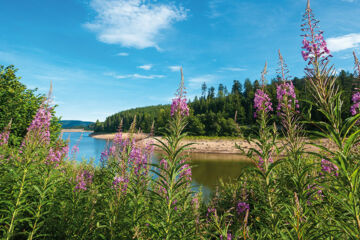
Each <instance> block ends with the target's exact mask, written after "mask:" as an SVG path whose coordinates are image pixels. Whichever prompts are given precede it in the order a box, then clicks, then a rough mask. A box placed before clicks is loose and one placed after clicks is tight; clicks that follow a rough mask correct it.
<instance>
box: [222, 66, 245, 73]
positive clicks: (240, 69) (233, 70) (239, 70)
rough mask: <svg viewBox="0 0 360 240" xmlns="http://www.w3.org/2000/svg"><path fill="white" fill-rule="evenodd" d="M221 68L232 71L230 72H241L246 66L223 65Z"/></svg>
mask: <svg viewBox="0 0 360 240" xmlns="http://www.w3.org/2000/svg"><path fill="white" fill-rule="evenodd" d="M221 70H224V71H232V72H241V71H246V70H247V69H246V68H239V67H223V68H221Z"/></svg>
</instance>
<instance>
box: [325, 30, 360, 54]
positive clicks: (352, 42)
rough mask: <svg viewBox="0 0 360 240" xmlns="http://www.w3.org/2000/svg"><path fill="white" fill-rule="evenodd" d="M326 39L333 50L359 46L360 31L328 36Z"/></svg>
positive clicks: (337, 50)
mask: <svg viewBox="0 0 360 240" xmlns="http://www.w3.org/2000/svg"><path fill="white" fill-rule="evenodd" d="M326 41H327V44H328V48H329V49H330V51H331V52H339V51H342V50H346V49H349V48H356V47H359V45H360V33H351V34H347V35H344V36H339V37H334V38H328V39H327V40H326Z"/></svg>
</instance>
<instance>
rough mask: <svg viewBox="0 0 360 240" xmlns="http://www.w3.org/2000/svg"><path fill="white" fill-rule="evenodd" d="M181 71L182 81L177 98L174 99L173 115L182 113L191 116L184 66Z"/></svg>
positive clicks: (172, 105) (181, 114)
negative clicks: (187, 101)
mask: <svg viewBox="0 0 360 240" xmlns="http://www.w3.org/2000/svg"><path fill="white" fill-rule="evenodd" d="M180 72H181V83H180V87H179V89H178V90H177V93H176V98H174V99H173V100H172V104H171V116H174V115H175V114H180V116H189V107H188V105H187V103H186V97H185V94H186V91H185V87H184V75H183V71H182V68H181V69H180Z"/></svg>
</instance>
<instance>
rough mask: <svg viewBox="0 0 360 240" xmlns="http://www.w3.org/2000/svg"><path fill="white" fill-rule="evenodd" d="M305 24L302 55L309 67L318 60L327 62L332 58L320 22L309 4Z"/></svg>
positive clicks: (303, 26)
mask: <svg viewBox="0 0 360 240" xmlns="http://www.w3.org/2000/svg"><path fill="white" fill-rule="evenodd" d="M303 22H304V23H303V24H302V25H301V27H302V29H301V30H302V31H303V32H304V34H303V35H302V36H303V37H304V39H303V41H302V44H303V46H302V49H304V50H303V51H302V52H301V55H302V57H303V58H304V60H305V61H307V62H308V65H310V64H312V63H314V62H317V61H318V60H321V61H326V60H327V59H328V58H329V57H332V55H331V54H330V50H329V49H328V47H327V43H326V41H325V39H324V36H323V31H320V30H318V28H319V27H318V23H319V21H318V20H316V18H315V17H314V14H313V12H312V9H311V8H310V3H309V2H308V6H307V8H306V12H305V14H304V15H303Z"/></svg>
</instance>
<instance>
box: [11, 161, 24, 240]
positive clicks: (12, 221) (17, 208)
mask: <svg viewBox="0 0 360 240" xmlns="http://www.w3.org/2000/svg"><path fill="white" fill-rule="evenodd" d="M27 172H28V169H27V168H25V169H24V173H23V177H22V180H21V185H20V192H19V195H18V196H17V199H16V205H15V210H14V212H13V214H12V217H11V223H10V227H9V230H8V233H7V237H6V240H9V239H10V237H11V236H12V233H13V231H14V228H15V219H16V216H17V214H18V211H19V205H20V200H21V197H22V194H23V192H24V187H25V180H26V175H27Z"/></svg>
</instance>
